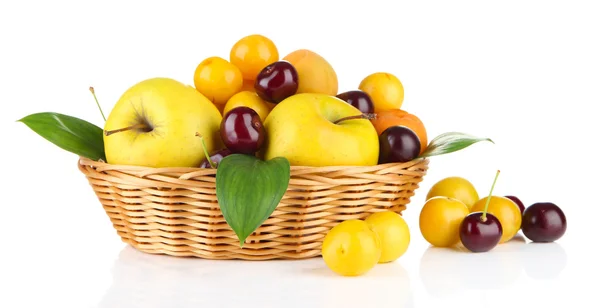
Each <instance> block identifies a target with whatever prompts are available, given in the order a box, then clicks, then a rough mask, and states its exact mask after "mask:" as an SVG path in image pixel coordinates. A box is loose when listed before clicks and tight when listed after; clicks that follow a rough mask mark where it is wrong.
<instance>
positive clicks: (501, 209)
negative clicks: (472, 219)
mask: <svg viewBox="0 0 600 308" xmlns="http://www.w3.org/2000/svg"><path fill="white" fill-rule="evenodd" d="M487 199H488V197H485V198H481V199H480V200H479V201H477V202H476V203H475V204H474V205H473V207H472V208H471V212H481V211H483V209H484V208H485V203H486V201H487ZM488 212H489V213H491V214H492V215H494V216H496V218H498V220H500V224H501V225H502V238H500V244H502V243H506V242H508V241H509V240H511V239H512V238H513V237H515V235H517V232H519V229H520V228H521V221H522V219H523V217H522V215H521V209H519V206H518V205H517V204H516V203H515V202H514V201H512V200H510V199H509V198H506V197H501V196H492V197H491V199H490V204H489V205H488Z"/></svg>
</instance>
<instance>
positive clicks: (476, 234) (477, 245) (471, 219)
mask: <svg viewBox="0 0 600 308" xmlns="http://www.w3.org/2000/svg"><path fill="white" fill-rule="evenodd" d="M482 218H483V212H473V213H470V214H469V215H467V217H465V218H464V219H463V221H462V223H461V224H460V229H459V234H460V241H461V242H462V244H463V246H465V248H467V249H468V250H470V251H472V252H486V251H490V250H492V249H493V248H494V247H496V245H498V243H500V239H501V238H502V224H500V220H498V218H496V216H494V215H492V214H490V213H487V214H486V216H485V221H484V220H483V219H482Z"/></svg>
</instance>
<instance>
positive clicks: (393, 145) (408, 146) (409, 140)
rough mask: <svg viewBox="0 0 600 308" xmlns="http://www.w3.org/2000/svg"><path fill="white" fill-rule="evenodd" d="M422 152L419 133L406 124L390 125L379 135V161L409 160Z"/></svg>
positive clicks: (381, 162) (384, 162) (383, 162)
mask: <svg viewBox="0 0 600 308" xmlns="http://www.w3.org/2000/svg"><path fill="white" fill-rule="evenodd" d="M420 152H421V142H420V141H419V137H418V136H417V134H416V133H415V132H414V131H412V130H411V129H410V128H408V127H405V126H390V127H388V128H387V129H386V130H384V131H383V133H381V135H380V136H379V163H380V164H386V163H395V162H407V161H411V160H413V159H415V158H416V157H417V156H419V153H420Z"/></svg>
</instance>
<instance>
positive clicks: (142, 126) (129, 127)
mask: <svg viewBox="0 0 600 308" xmlns="http://www.w3.org/2000/svg"><path fill="white" fill-rule="evenodd" d="M132 129H148V125H146V124H144V123H138V124H135V125H131V126H127V127H123V128H119V129H113V130H107V131H104V134H105V135H106V136H110V135H112V134H116V133H120V132H124V131H128V130H132Z"/></svg>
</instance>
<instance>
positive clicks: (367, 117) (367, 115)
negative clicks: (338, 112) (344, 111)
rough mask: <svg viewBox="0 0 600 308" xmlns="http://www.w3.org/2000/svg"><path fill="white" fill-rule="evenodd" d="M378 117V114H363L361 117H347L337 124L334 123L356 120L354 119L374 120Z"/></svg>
mask: <svg viewBox="0 0 600 308" xmlns="http://www.w3.org/2000/svg"><path fill="white" fill-rule="evenodd" d="M376 117H377V114H376V113H362V114H359V115H355V116H349V117H345V118H341V119H339V120H337V121H335V122H333V124H338V123H340V122H342V121H346V120H354V119H366V120H373V119H375V118H376Z"/></svg>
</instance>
